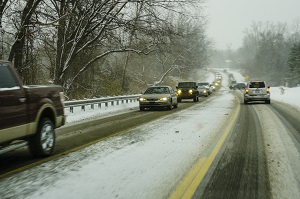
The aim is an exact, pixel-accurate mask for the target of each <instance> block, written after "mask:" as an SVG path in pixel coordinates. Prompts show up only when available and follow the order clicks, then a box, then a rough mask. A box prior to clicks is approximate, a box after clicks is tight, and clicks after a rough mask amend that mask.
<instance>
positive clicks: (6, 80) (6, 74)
mask: <svg viewBox="0 0 300 199" xmlns="http://www.w3.org/2000/svg"><path fill="white" fill-rule="evenodd" d="M15 86H18V84H17V81H16V80H15V78H14V76H13V75H12V73H11V71H10V70H9V67H8V66H7V65H5V64H0V88H13V87H15Z"/></svg>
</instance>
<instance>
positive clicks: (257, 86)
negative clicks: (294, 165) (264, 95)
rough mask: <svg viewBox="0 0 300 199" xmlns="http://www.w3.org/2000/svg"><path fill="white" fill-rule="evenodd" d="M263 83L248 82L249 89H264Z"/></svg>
mask: <svg viewBox="0 0 300 199" xmlns="http://www.w3.org/2000/svg"><path fill="white" fill-rule="evenodd" d="M265 87H266V85H265V82H250V83H249V88H265Z"/></svg>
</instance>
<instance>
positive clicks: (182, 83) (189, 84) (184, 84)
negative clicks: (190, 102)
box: [178, 82, 194, 87]
mask: <svg viewBox="0 0 300 199" xmlns="http://www.w3.org/2000/svg"><path fill="white" fill-rule="evenodd" d="M193 86H194V82H180V83H178V87H193Z"/></svg>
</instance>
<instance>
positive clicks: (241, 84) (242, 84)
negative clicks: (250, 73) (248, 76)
mask: <svg viewBox="0 0 300 199" xmlns="http://www.w3.org/2000/svg"><path fill="white" fill-rule="evenodd" d="M245 88H246V84H245V83H236V85H235V86H234V89H240V90H241V89H245Z"/></svg>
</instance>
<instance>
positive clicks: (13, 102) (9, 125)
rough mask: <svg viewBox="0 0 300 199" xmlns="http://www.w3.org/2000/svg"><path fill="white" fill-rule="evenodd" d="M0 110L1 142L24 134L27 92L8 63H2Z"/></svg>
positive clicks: (0, 65) (0, 69)
mask: <svg viewBox="0 0 300 199" xmlns="http://www.w3.org/2000/svg"><path fill="white" fill-rule="evenodd" d="M0 110H1V111H0V142H6V141H10V140H13V139H15V138H18V137H22V136H24V135H25V133H26V123H27V114H26V113H27V111H26V98H25V92H24V90H23V88H22V87H21V86H20V85H19V84H18V81H17V80H16V78H15V77H14V75H13V73H12V71H11V70H10V67H9V66H8V65H6V64H0Z"/></svg>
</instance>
